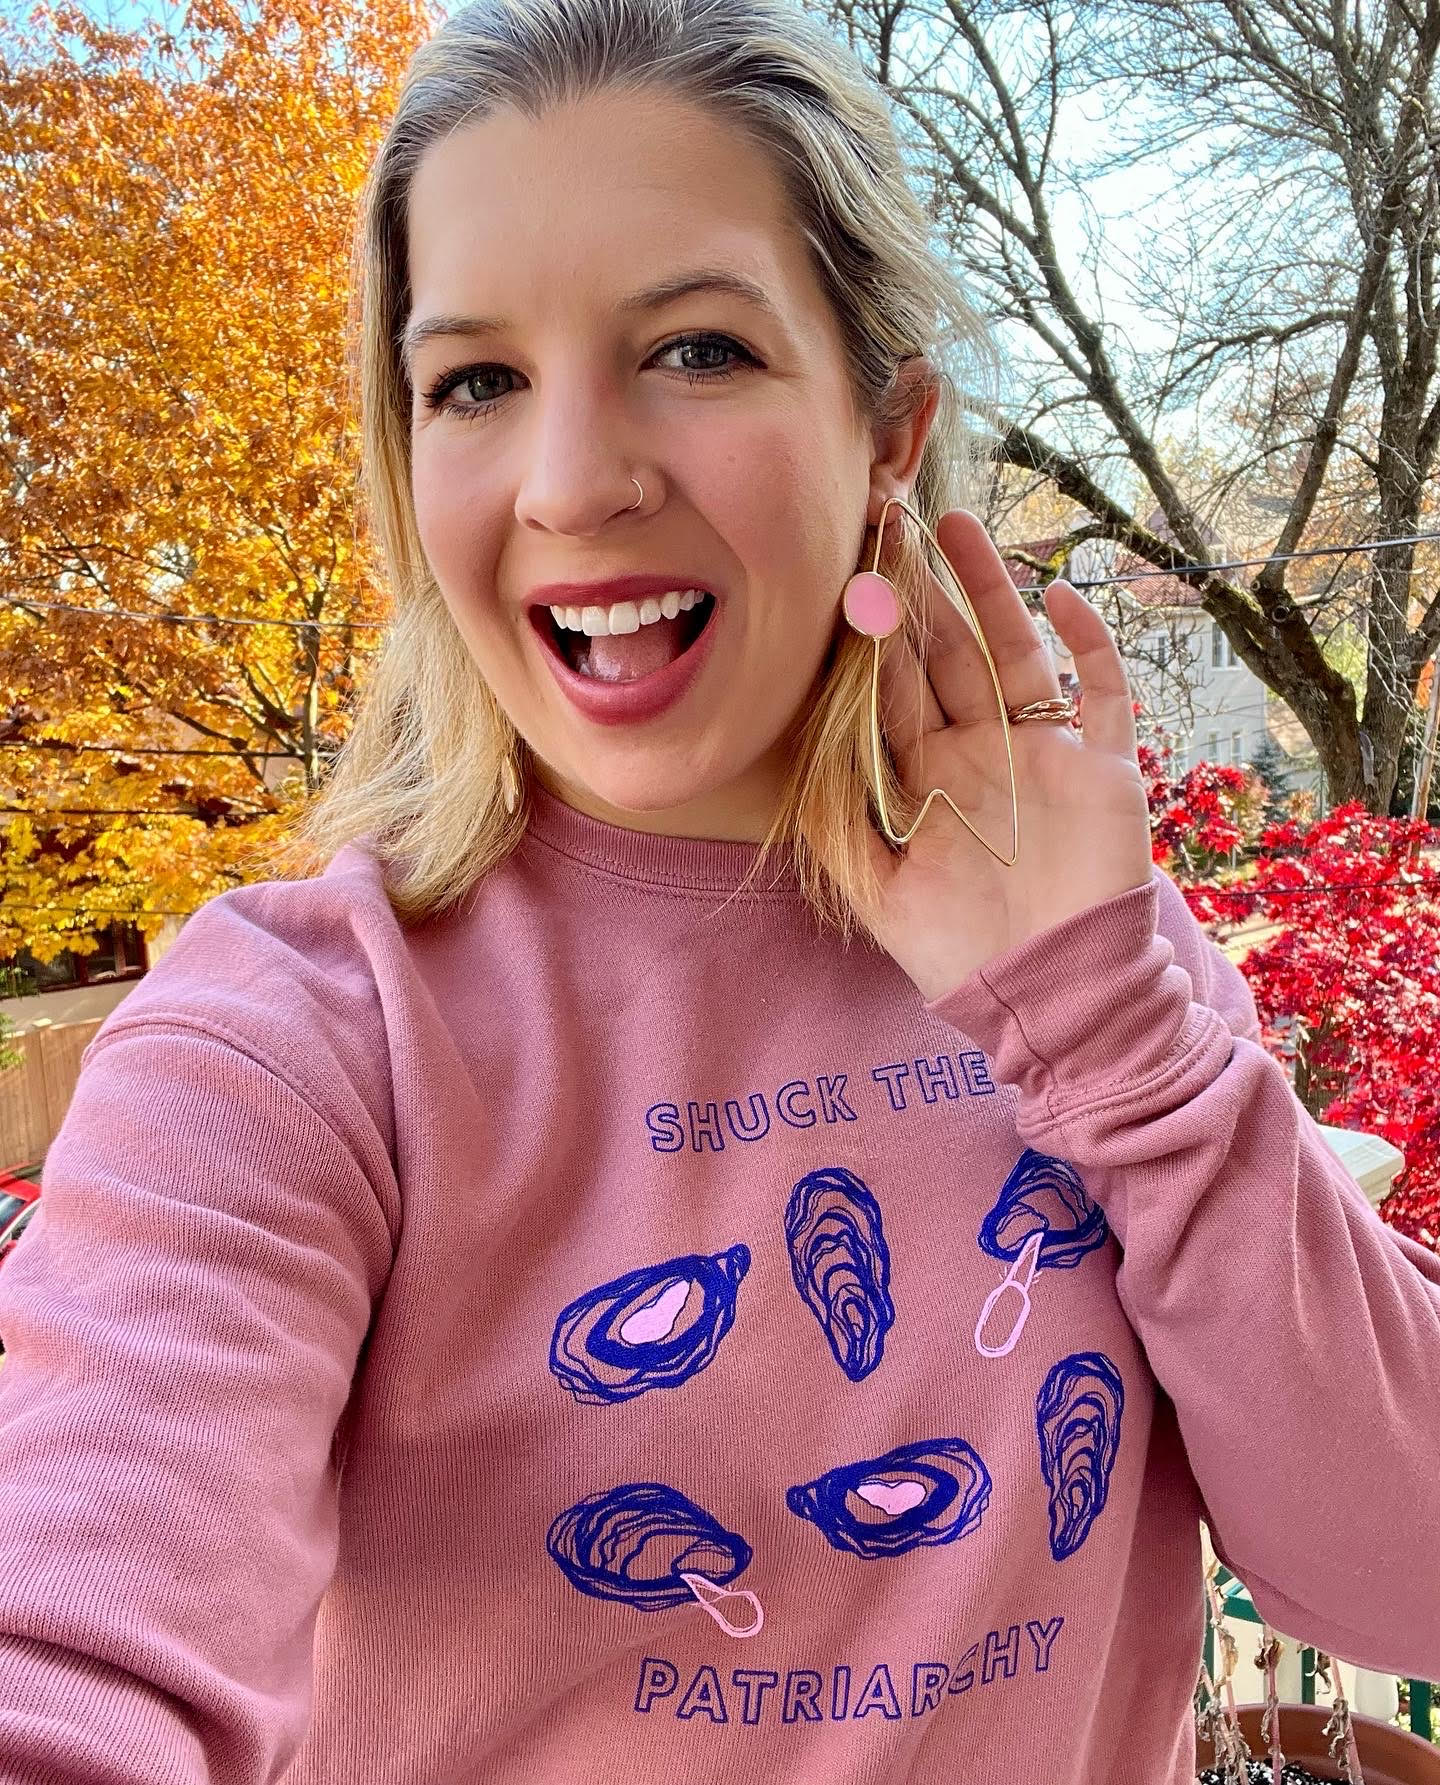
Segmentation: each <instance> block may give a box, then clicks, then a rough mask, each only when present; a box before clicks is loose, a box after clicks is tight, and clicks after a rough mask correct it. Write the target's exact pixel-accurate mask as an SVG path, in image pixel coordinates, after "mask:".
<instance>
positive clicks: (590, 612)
mask: <svg viewBox="0 0 1440 1785" xmlns="http://www.w3.org/2000/svg"><path fill="white" fill-rule="evenodd" d="M708 593H709V591H708V590H706V589H672V590H671V591H670V592H669V594H668V595H661V596H658V597H657V596H654V595H650V596H647V597H646V599H645V600H644V601H638V602H637V601H617V602H616V603H615V605H614V607H552V608H551V609H550V612H551V613H552V614H554V616H555V624H556V625H557V626H563V627H565V629H566V630H567V631H569V632H583V633H584V634H585V636H586V637H587V638H603V637H604V636H605V634H607V633H617V632H638V631H639V630H640V628H641V627H642V626H651V625H653V624H654V623H655V621H656V620H660V619H665V620H673V619H674V618H675V616H676V614H683V613H688V612H689V611H690V609H691V608H692V607H694V605H695V603H696V602H697V601H699V600H700V598H701V596H702V595H706V594H708Z"/></svg>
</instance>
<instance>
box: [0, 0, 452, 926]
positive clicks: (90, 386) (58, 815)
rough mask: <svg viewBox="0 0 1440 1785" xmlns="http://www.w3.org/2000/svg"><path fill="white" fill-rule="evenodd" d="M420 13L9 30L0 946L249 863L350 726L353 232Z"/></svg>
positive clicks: (199, 6) (365, 625) (172, 898)
mask: <svg viewBox="0 0 1440 1785" xmlns="http://www.w3.org/2000/svg"><path fill="white" fill-rule="evenodd" d="M435 22H436V20H435V17H434V16H433V14H431V13H430V12H428V11H427V7H426V0H254V3H251V4H248V5H240V6H232V5H228V4H225V3H224V0H196V3H195V4H193V5H190V6H188V7H186V8H183V9H182V8H179V7H173V8H171V9H170V10H168V11H160V10H158V9H157V12H156V15H155V16H154V17H152V18H151V19H150V20H149V22H147V23H146V24H145V26H144V27H143V28H142V29H140V30H138V31H136V32H134V33H127V34H117V33H114V32H110V31H107V30H105V29H104V28H102V27H101V26H100V25H98V24H96V23H95V22H93V21H92V20H91V19H88V18H87V17H86V16H85V14H84V13H83V12H82V11H80V10H78V9H76V8H71V7H64V8H53V9H52V8H46V7H41V8H37V9H36V10H35V11H33V12H31V13H30V14H29V16H28V19H27V20H26V22H25V23H24V24H23V25H17V24H15V23H14V22H11V23H10V24H8V25H5V24H0V317H3V318H4V327H3V330H0V808H3V809H0V961H3V960H4V959H6V958H7V957H11V956H13V955H14V954H15V953H16V952H17V951H18V950H19V949H21V948H28V949H29V950H30V951H31V952H32V953H33V954H34V955H35V956H36V957H37V958H39V959H42V960H45V959H50V958H53V957H54V955H56V954H57V953H59V952H60V951H61V950H62V949H64V948H67V947H68V948H77V949H78V951H79V952H81V953H84V952H87V950H88V948H89V947H90V946H93V943H90V942H89V941H88V937H89V933H90V932H92V931H93V930H95V929H96V928H105V927H107V926H108V924H109V923H110V922H111V921H113V920H115V919H119V920H121V921H126V920H128V921H131V922H133V923H135V924H136V925H137V926H138V927H139V928H140V929H141V930H142V931H143V932H144V933H146V934H147V935H153V934H154V933H155V932H156V931H157V930H158V929H159V928H160V926H161V924H162V922H163V915H162V914H163V913H166V912H174V913H177V914H183V913H187V912H189V911H191V910H193V909H194V908H195V907H196V906H197V905H198V904H200V903H201V902H203V901H204V900H205V899H206V898H208V897H210V896H212V895H213V894H215V893H217V892H219V891H222V890H223V889H224V888H225V887H227V886H232V885H235V884H238V883H240V882H241V881H244V880H247V879H255V878H262V877H264V875H265V873H266V872H267V853H268V849H269V845H270V844H271V843H272V842H273V841H274V839H275V838H276V836H277V835H278V834H279V833H281V832H282V831H283V830H284V829H285V828H286V826H287V825H288V823H289V821H290V819H291V817H292V816H293V813H294V811H295V809H296V807H297V805H298V803H299V802H300V801H302V800H303V799H304V798H305V797H306V795H307V793H308V792H309V791H311V790H312V789H313V788H314V787H315V785H316V784H317V782H318V780H319V778H320V776H321V774H322V772H323V768H324V764H325V761H326V759H327V758H328V757H329V756H330V755H331V754H333V752H334V750H335V749H336V748H337V746H338V745H339V743H340V742H341V741H342V737H343V734H344V731H345V729H346V726H347V718H346V712H347V702H348V701H349V699H350V697H351V695H352V693H353V687H354V682H355V678H356V676H357V673H361V672H363V668H364V665H365V663H366V661H367V659H368V658H369V656H370V654H371V653H372V652H373V650H374V648H375V646H376V644H377V643H378V639H379V630H378V626H377V624H376V622H377V621H379V620H381V619H383V615H384V605H385V603H384V596H383V591H382V589H381V587H380V584H379V581H378V578H377V573H376V570H375V567H374V565H373V563H372V562H371V560H370V558H369V556H368V553H367V552H366V550H365V549H364V546H365V541H364V536H363V533H362V534H361V535H360V537H359V539H358V540H357V525H356V466H357V453H356V436H357V419H356V417H355V415H354V413H353V405H352V402H351V400H350V397H349V394H348V381H347V375H346V344H347V331H348V309H349V298H350V277H349V265H348V245H349V240H350V235H351V228H352V223H353V219H354V215H355V208H356V201H357V198H358V194H359V190H360V187H361V183H362V181H363V178H364V173H365V169H366V167H367V165H368V163H369V161H370V159H371V157H372V155H373V152H374V148H375V145H376V143H377V140H378V137H379V134H380V131H381V129H382V128H383V125H384V122H385V120H386V118H387V117H388V115H389V112H390V110H391V108H392V106H393V101H394V97H395V94H396V92H397V90H398V85H399V80H400V77H401V74H402V72H403V69H404V66H405V63H406V61H407V59H408V57H409V55H410V52H411V50H412V49H413V47H414V45H415V44H416V43H417V42H418V41H419V40H420V39H421V38H422V37H423V36H425V35H427V34H428V33H429V31H430V30H431V29H433V26H434V24H435ZM78 608H90V609H101V610H104V614H103V617H102V616H97V615H96V614H94V613H80V612H75V611H67V610H74V609H78ZM128 615H139V616H142V617H141V618H138V619H136V618H128V617H124V616H128ZM161 615H180V616H190V615H213V616H217V617H218V619H219V620H225V621H232V622H233V621H244V622H250V623H247V624H220V623H207V624H189V623H185V622H184V621H183V620H180V621H177V620H168V619H161V618H159V617H158V616H161ZM277 621H278V622H283V623H281V624H275V623H273V622H277ZM255 622H263V623H255ZM296 622H301V623H300V624H296Z"/></svg>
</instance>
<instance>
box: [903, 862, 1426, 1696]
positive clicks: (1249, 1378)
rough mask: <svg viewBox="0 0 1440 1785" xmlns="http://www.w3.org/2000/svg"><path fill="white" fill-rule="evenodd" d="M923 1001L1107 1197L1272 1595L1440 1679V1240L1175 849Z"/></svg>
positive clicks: (1245, 1541)
mask: <svg viewBox="0 0 1440 1785" xmlns="http://www.w3.org/2000/svg"><path fill="white" fill-rule="evenodd" d="M926 1008H927V1009H928V1010H930V1011H932V1012H933V1013H934V1014H936V1015H937V1016H939V1017H940V1018H941V1019H942V1020H944V1021H945V1022H947V1023H949V1024H951V1025H952V1026H953V1027H955V1028H956V1029H959V1030H961V1031H963V1033H964V1034H966V1035H967V1036H968V1037H970V1038H971V1039H973V1040H974V1041H975V1042H977V1043H978V1044H979V1045H980V1046H981V1047H982V1048H983V1049H984V1050H985V1051H986V1053H987V1054H989V1055H990V1057H991V1059H992V1061H993V1062H994V1067H995V1073H996V1076H997V1077H999V1078H1000V1079H1002V1080H1004V1081H1005V1082H1006V1083H1009V1084H1012V1085H1014V1086H1015V1087H1016V1090H1017V1125H1018V1128H1019V1133H1020V1138H1021V1139H1022V1141H1023V1142H1025V1143H1026V1144H1027V1145H1030V1146H1033V1147H1035V1148H1036V1149H1037V1150H1038V1151H1041V1152H1048V1153H1051V1154H1053V1155H1056V1156H1058V1157H1062V1158H1064V1159H1066V1160H1068V1161H1069V1162H1070V1163H1072V1164H1073V1165H1075V1166H1076V1167H1077V1169H1078V1170H1079V1171H1080V1172H1081V1174H1082V1176H1083V1177H1084V1179H1085V1184H1086V1188H1087V1190H1089V1192H1090V1193H1091V1194H1092V1195H1093V1196H1094V1198H1095V1200H1096V1202H1098V1203H1099V1204H1100V1206H1101V1207H1102V1208H1103V1210H1104V1212H1105V1216H1106V1219H1107V1220H1108V1221H1109V1223H1110V1226H1111V1228H1112V1230H1113V1231H1114V1233H1115V1235H1116V1238H1117V1239H1118V1241H1119V1243H1120V1246H1121V1248H1122V1251H1123V1254H1124V1256H1123V1258H1122V1261H1121V1263H1120V1266H1119V1269H1118V1272H1117V1278H1116V1286H1117V1291H1118V1294H1119V1297H1120V1302H1121V1305H1122V1306H1123V1308H1124V1310H1125V1314H1126V1316H1127V1318H1128V1319H1129V1321H1130V1323H1131V1325H1132V1326H1133V1327H1134V1328H1135V1331H1136V1333H1137V1334H1138V1335H1139V1337H1140V1340H1141V1343H1142V1344H1143V1346H1144V1348H1145V1351H1146V1354H1147V1356H1148V1358H1149V1361H1150V1366H1151V1368H1152V1370H1153V1371H1154V1374H1155V1377H1156V1379H1157V1381H1158V1382H1159V1384H1160V1386H1161V1388H1162V1389H1163V1390H1164V1391H1165V1393H1166V1394H1167V1395H1168V1396H1169V1397H1170V1399H1171V1400H1172V1401H1173V1403H1174V1405H1175V1410H1176V1414H1177V1417H1178V1420H1179V1425H1180V1430H1181V1433H1182V1436H1183V1439H1184V1442H1185V1447H1186V1451H1187V1454H1188V1456H1189V1460H1190V1466H1191V1469H1192V1471H1193V1473H1194V1476H1195V1479H1196V1482H1197V1483H1198V1485H1199V1488H1200V1492H1201V1495H1202V1498H1203V1500H1204V1503H1205V1507H1206V1518H1207V1523H1208V1524H1209V1526H1210V1531H1211V1537H1212V1539H1213V1541H1214V1544H1215V1549H1216V1552H1217V1554H1218V1555H1219V1556H1220V1557H1221V1559H1222V1560H1223V1561H1224V1562H1225V1564H1226V1566H1227V1567H1229V1568H1230V1569H1231V1570H1232V1571H1233V1572H1234V1573H1235V1574H1237V1575H1238V1576H1239V1577H1240V1578H1241V1579H1242V1580H1243V1581H1244V1582H1245V1584H1246V1586H1247V1587H1248V1588H1249V1590H1250V1592H1251V1595H1252V1597H1253V1600H1254V1603H1255V1605H1256V1608H1257V1609H1258V1610H1259V1611H1260V1613H1261V1614H1262V1615H1263V1616H1264V1617H1265V1618H1267V1619H1268V1620H1269V1621H1270V1622H1271V1623H1272V1624H1273V1625H1274V1626H1276V1627H1277V1628H1279V1629H1281V1630H1284V1631H1286V1632H1288V1633H1289V1634H1291V1635H1293V1636H1295V1637H1298V1638H1301V1639H1303V1640H1305V1641H1308V1642H1311V1643H1313V1644H1315V1645H1316V1646H1317V1647H1320V1648H1322V1649H1324V1650H1325V1651H1326V1652H1328V1653H1332V1654H1335V1655H1338V1656H1339V1657H1340V1658H1341V1659H1342V1660H1347V1661H1350V1662H1353V1663H1356V1664H1358V1665H1360V1666H1364V1667H1369V1668H1374V1669H1377V1670H1379V1671H1385V1672H1391V1673H1397V1674H1402V1675H1411V1676H1413V1677H1416V1678H1420V1679H1427V1680H1434V1679H1437V1678H1440V1554H1437V1552H1436V1549H1435V1545H1434V1543H1433V1542H1432V1541H1431V1537H1432V1536H1433V1533H1435V1532H1436V1531H1440V1468H1437V1466H1436V1458H1437V1456H1440V1396H1437V1394H1436V1392H1435V1384H1436V1382H1437V1380H1440V1260H1437V1258H1436V1256H1435V1254H1434V1253H1432V1252H1429V1251H1427V1250H1425V1249H1424V1248H1423V1247H1421V1246H1419V1245H1417V1244H1416V1243H1414V1242H1413V1241H1411V1240H1409V1239H1407V1238H1405V1237H1404V1236H1403V1235H1401V1234H1398V1233H1396V1232H1395V1231H1394V1230H1393V1229H1392V1228H1390V1227H1388V1226H1387V1225H1386V1224H1385V1223H1384V1222H1383V1221H1382V1220H1381V1219H1380V1217H1379V1216H1378V1215H1377V1214H1376V1213H1375V1211H1374V1210H1373V1209H1372V1208H1371V1207H1370V1204H1369V1202H1368V1200H1367V1199H1366V1197H1365V1194H1364V1192H1363V1191H1362V1190H1361V1189H1360V1188H1359V1186H1358V1185H1357V1184H1356V1183H1355V1182H1354V1180H1353V1179H1352V1178H1351V1177H1350V1175H1349V1174H1348V1173H1347V1172H1346V1170H1345V1168H1344V1167H1343V1165H1341V1163H1340V1161H1339V1160H1338V1159H1337V1158H1336V1156H1335V1154H1334V1153H1333V1152H1332V1151H1331V1149H1330V1147H1329V1145H1328V1144H1327V1143H1326V1140H1325V1138H1324V1136H1323V1134H1321V1132H1320V1130H1319V1129H1318V1127H1317V1126H1316V1124H1315V1123H1314V1122H1313V1121H1312V1120H1311V1119H1310V1117H1309V1115H1308V1114H1307V1113H1306V1111H1305V1109H1304V1107H1303V1106H1302V1105H1301V1103H1300V1102H1299V1100H1298V1099H1297V1098H1296V1096H1295V1093H1294V1091H1293V1089H1292V1088H1291V1085H1290V1082H1289V1079H1288V1077H1287V1075H1286V1073H1285V1069H1284V1067H1283V1066H1282V1065H1281V1064H1280V1062H1279V1061H1278V1060H1276V1059H1274V1058H1273V1057H1272V1056H1271V1055H1270V1054H1269V1053H1267V1052H1266V1051H1265V1049H1264V1048H1263V1047H1262V1046H1261V1045H1260V1041H1259V1039H1258V1035H1259V1027H1258V1023H1257V1020H1256V1013H1255V1006H1254V1001H1253V999H1252V998H1251V996H1250V991H1249V988H1248V986H1247V984H1246V982H1245V979H1244V977H1243V975H1242V974H1241V973H1240V972H1239V970H1238V968H1236V967H1235V966H1234V965H1233V964H1232V963H1231V962H1230V961H1228V960H1227V959H1226V957H1225V956H1224V954H1223V953H1222V952H1221V951H1220V949H1219V948H1217V947H1216V945H1215V944H1214V943H1213V942H1212V941H1211V940H1210V939H1209V937H1207V936H1206V935H1205V932H1204V931H1203V930H1202V929H1201V928H1200V926H1199V924H1198V923H1197V922H1196V921H1195V919H1194V917H1193V915H1192V914H1191V912H1190V910H1189V907H1188V906H1187V905H1186V903H1185V900H1184V897H1183V895H1182V894H1181V892H1180V890H1179V888H1178V887H1177V886H1175V884H1174V882H1173V881H1171V880H1170V879H1169V877H1168V876H1167V875H1165V874H1164V873H1163V872H1162V871H1161V870H1160V869H1159V868H1158V867H1157V868H1156V869H1155V870H1154V872H1153V875H1152V878H1151V881H1150V884H1149V885H1148V886H1143V887H1136V888H1133V889H1132V890H1130V891H1128V892H1125V893H1121V894H1119V895H1118V896H1116V897H1115V898H1112V899H1109V900H1107V901H1106V902H1105V903H1103V904H1101V905H1098V906H1095V907H1093V908H1092V909H1091V910H1089V911H1085V912H1081V913H1079V914H1077V915H1076V916H1075V917H1072V918H1069V919H1067V920H1066V921H1065V922H1064V923H1062V924H1058V925H1056V926H1054V927H1053V928H1051V929H1049V930H1047V931H1045V932H1044V933H1043V934H1041V935H1039V936H1034V937H1031V938H1030V939H1029V940H1028V941H1027V942H1025V943H1022V944H1020V945H1019V946H1018V947H1016V948H1014V949H1011V950H1009V951H1007V952H1006V953H1005V954H1003V955H1001V956H999V957H997V958H996V959H995V960H993V961H991V962H989V963H988V964H987V965H985V966H984V967H982V968H980V969H978V970H977V971H976V972H975V973H973V974H971V975H970V977H969V978H968V979H967V980H966V981H965V982H964V983H963V984H962V985H960V986H959V987H958V988H957V989H956V990H954V991H952V992H950V993H948V994H947V995H946V996H944V997H942V998H939V999H936V1000H933V1001H932V1002H930V1003H929V1004H928V1005H927V1006H926ZM1407 1534H1408V1535H1407Z"/></svg>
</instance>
